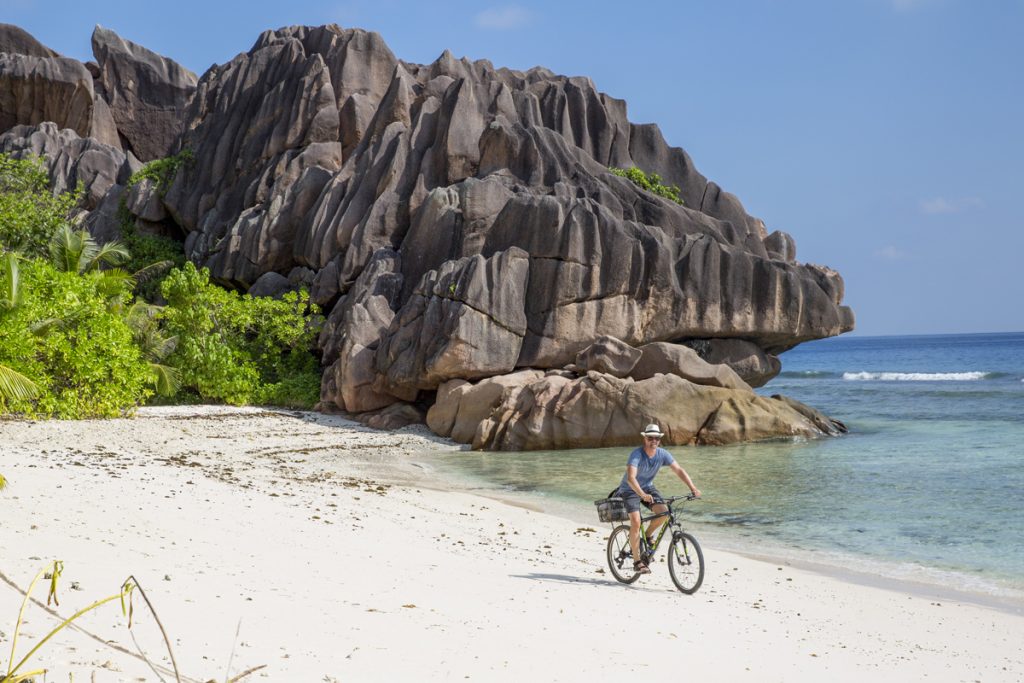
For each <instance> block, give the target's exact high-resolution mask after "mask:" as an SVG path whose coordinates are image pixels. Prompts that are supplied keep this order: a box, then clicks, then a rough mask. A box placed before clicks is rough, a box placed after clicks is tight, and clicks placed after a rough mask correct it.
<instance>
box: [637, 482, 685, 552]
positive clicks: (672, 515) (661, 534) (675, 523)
mask: <svg viewBox="0 0 1024 683" xmlns="http://www.w3.org/2000/svg"><path fill="white" fill-rule="evenodd" d="M685 500H692V497H690V496H673V497H671V498H669V499H667V500H659V501H655V502H654V505H659V504H660V505H665V506H667V507H668V510H665V512H655V513H653V514H650V515H648V516H647V517H644V516H643V515H641V516H640V543H641V545H642V544H643V543H644V540H643V539H645V538H647V527H646V526H644V524H645V523H647V522H651V521H653V520H655V519H660V518H661V517H668V521H666V522H665V523H664V524H662V525H661V528H660V529H658V536H657V538H655V539H654V542H653V543H650V544H648V551H649V552H651V553H654V552H655V551H656V550H657V549H658V546H659V545H661V539H663V538H665V532H666V531H668V529H669V527H673V528H676V529H679V530H680V531H681V530H682V528H683V525H682V524H680V523H679V520H677V519H676V512H675V510H673V509H672V506H673V505H675V504H676V503H678V502H682V501H685ZM647 526H650V525H649V524H648V525H647Z"/></svg>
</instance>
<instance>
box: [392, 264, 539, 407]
mask: <svg viewBox="0 0 1024 683" xmlns="http://www.w3.org/2000/svg"><path fill="white" fill-rule="evenodd" d="M529 265H530V264H529V260H528V258H527V255H526V254H525V253H524V252H523V251H522V250H519V249H509V250H507V251H503V252H499V253H497V254H494V255H493V256H492V257H490V258H487V259H485V258H483V257H482V256H471V257H467V258H464V259H459V260H458V261H447V262H446V263H445V264H444V265H443V266H442V267H441V268H440V269H439V270H437V271H430V272H428V273H427V274H426V275H424V276H423V279H422V280H421V281H420V284H419V285H418V286H417V287H416V290H415V291H414V292H413V295H412V297H411V298H410V299H409V301H408V302H407V303H406V304H405V305H404V306H403V307H402V309H401V310H400V311H399V312H398V315H397V316H396V317H395V318H394V320H392V322H391V325H390V327H389V328H388V330H387V333H386V335H385V336H384V338H383V340H382V341H381V344H380V347H379V348H378V350H377V356H376V368H377V372H378V373H380V375H381V378H382V384H383V386H385V387H389V388H398V389H434V388H436V387H437V386H438V385H439V384H441V383H442V382H444V381H446V380H449V379H454V378H461V379H477V378H480V377H487V376H490V375H498V374H504V373H507V372H509V371H510V370H512V369H513V368H514V367H515V366H516V359H517V358H518V357H519V348H520V345H521V344H522V340H523V335H524V334H525V333H526V316H525V314H524V310H523V308H524V301H523V293H524V291H525V288H526V281H527V279H528V277H529Z"/></svg>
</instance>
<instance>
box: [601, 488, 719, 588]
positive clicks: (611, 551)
mask: <svg viewBox="0 0 1024 683" xmlns="http://www.w3.org/2000/svg"><path fill="white" fill-rule="evenodd" d="M696 499H697V498H696V496H692V495H689V496H672V497H671V498H666V499H664V500H658V501H655V504H657V503H663V504H665V505H667V506H668V510H667V511H665V512H659V513H654V514H652V515H649V516H647V517H641V518H640V540H639V543H640V556H641V557H640V559H641V560H643V562H645V563H647V562H650V560H651V558H652V557H654V553H655V552H656V551H657V550H658V546H659V545H661V540H662V539H663V538H664V537H665V533H666V532H667V531H668V529H669V528H670V527H671V528H672V542H671V544H670V545H669V548H668V573H669V575H670V576H671V577H672V583H674V584H675V585H676V588H678V589H679V590H680V591H682V592H683V593H686V594H687V595H692V594H694V593H695V592H697V589H698V588H700V585H701V584H702V583H703V582H704V553H702V552H701V549H700V544H699V543H698V542H697V539H696V538H694V537H693V535H692V534H690V533H688V532H686V531H683V527H682V524H681V523H680V521H679V519H677V517H676V511H675V510H673V508H672V506H673V505H674V504H675V503H678V502H680V501H684V502H686V501H691V500H696ZM616 501H617V502H618V505H617V504H616ZM595 504H596V505H597V506H598V515H599V517H600V518H601V521H602V522H609V521H610V522H619V521H623V520H628V519H629V516H628V514H627V513H626V508H625V503H624V502H622V499H621V498H608V499H605V500H603V501H595ZM602 504H604V507H602ZM660 517H668V521H667V522H666V523H664V524H662V525H661V528H660V529H659V530H658V534H657V537H656V538H655V539H654V542H653V544H648V543H647V533H646V530H645V527H644V524H645V523H649V522H650V521H651V520H654V519H658V518H660ZM608 568H609V569H611V570H612V576H614V577H615V580H616V581H619V582H621V583H625V584H631V583H633V582H635V581H636V580H637V579H639V578H640V573H639V572H638V571H636V570H635V569H633V550H632V548H630V545H629V525H628V524H621V525H619V526H617V527H615V528H614V529H613V530H612V535H611V536H609V537H608Z"/></svg>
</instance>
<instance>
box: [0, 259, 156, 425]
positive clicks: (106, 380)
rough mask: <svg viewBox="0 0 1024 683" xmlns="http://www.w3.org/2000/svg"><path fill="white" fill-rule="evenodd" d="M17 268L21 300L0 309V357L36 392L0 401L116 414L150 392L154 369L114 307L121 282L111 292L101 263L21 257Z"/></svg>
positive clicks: (33, 411)
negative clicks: (71, 268) (98, 267)
mask: <svg viewBox="0 0 1024 683" xmlns="http://www.w3.org/2000/svg"><path fill="white" fill-rule="evenodd" d="M21 273H22V278H23V281H22V283H21V286H22V288H23V296H22V301H21V303H20V304H19V305H18V306H17V307H16V308H14V309H13V310H10V311H7V312H5V313H4V314H3V315H2V316H0V364H2V365H6V366H8V367H10V368H12V369H14V370H16V371H18V372H20V373H21V374H23V375H25V376H26V377H28V378H29V379H31V380H32V381H33V382H34V383H35V384H36V386H37V387H38V388H39V393H38V395H37V396H35V398H31V399H24V398H20V399H19V398H13V399H11V400H9V401H7V402H6V403H4V404H3V405H0V408H5V409H7V410H9V411H11V412H20V413H26V414H29V415H36V416H43V417H61V418H72V419H80V418H90V417H114V416H117V415H119V414H121V413H122V412H123V411H124V410H126V409H130V408H132V407H134V406H136V405H138V404H139V403H141V402H143V401H144V400H145V399H146V398H147V397H148V396H149V395H150V394H151V393H152V388H151V383H152V372H151V370H150V368H149V366H148V363H147V362H146V360H145V359H144V358H143V357H142V353H141V351H140V349H139V347H138V345H137V344H136V343H135V341H134V339H133V336H132V330H131V329H130V328H129V326H128V325H127V323H126V322H125V320H124V318H123V317H122V315H120V313H118V310H119V308H120V307H122V306H123V304H124V303H125V302H127V300H128V297H129V294H128V291H127V286H122V287H121V290H120V292H111V291H110V289H109V287H108V286H107V285H109V282H110V280H109V279H108V278H105V277H103V272H102V271H99V272H93V273H87V274H85V275H81V274H79V273H76V272H60V271H58V270H57V269H56V268H54V267H53V266H52V265H50V264H48V263H46V262H44V261H42V260H39V259H37V260H34V261H28V262H26V263H24V264H23V266H22V269H21ZM0 403H3V402H2V401H0Z"/></svg>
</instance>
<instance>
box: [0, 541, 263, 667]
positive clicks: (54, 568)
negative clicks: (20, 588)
mask: <svg viewBox="0 0 1024 683" xmlns="http://www.w3.org/2000/svg"><path fill="white" fill-rule="evenodd" d="M63 572H64V563H63V562H61V561H60V560H55V561H54V562H53V564H52V565H47V566H45V567H43V568H42V569H41V570H39V573H38V574H36V576H35V578H34V579H32V583H30V584H29V587H28V590H26V591H25V599H24V600H23V601H22V603H21V610H20V611H19V612H18V621H17V622H15V624H14V633H13V635H12V637H11V657H10V661H9V662H8V664H7V673H3V669H2V668H0V683H25V682H26V681H29V680H30V679H33V678H35V677H36V676H45V674H46V669H35V670H33V671H26V672H24V673H19V672H20V671H21V669H22V668H23V667H24V666H25V664H26V663H27V662H28V660H29V659H31V658H32V655H34V654H35V653H36V652H38V651H39V649H40V648H41V647H42V646H43V645H45V644H46V642H47V641H49V640H50V638H53V637H54V636H55V635H57V634H58V633H60V632H61V631H62V630H63V629H64V628H65V627H66V626H69V625H70V624H71V623H72V622H73V621H75V620H76V619H78V618H79V617H81V616H82V615H83V614H86V613H88V612H91V611H92V610H94V609H97V608H99V607H101V606H103V605H105V604H107V603H108V602H113V601H114V600H120V601H121V613H122V614H123V615H125V616H126V617H127V618H128V630H129V632H130V633H132V640H134V641H135V645H136V647H139V643H138V641H137V640H135V634H134V632H132V631H131V628H132V617H133V616H134V614H135V607H134V603H133V601H132V599H133V597H134V595H135V592H136V591H138V593H139V595H141V596H142V599H143V600H144V601H145V603H146V607H147V608H148V609H149V613H150V614H152V615H153V619H154V620H155V621H156V625H157V626H158V627H159V628H160V635H161V636H162V637H163V641H164V644H165V645H166V646H167V655H168V657H169V658H170V660H171V666H172V667H173V668H174V671H173V674H174V680H176V681H177V682H178V683H181V680H182V677H181V674H180V672H179V671H178V663H177V662H176V661H175V659H174V652H173V651H172V650H171V640H170V638H168V637H167V631H166V630H165V629H164V625H163V624H162V623H161V622H160V617H158V616H157V614H156V610H154V609H153V603H151V602H150V601H149V598H148V597H147V596H146V592H145V591H144V590H142V586H141V585H140V584H139V582H138V580H137V579H136V578H135V577H134V576H129V577H128V578H127V579H125V581H124V583H122V584H121V590H119V591H118V592H117V593H114V594H113V595H110V596H108V597H105V598H103V599H102V600H97V601H96V602H94V603H92V604H91V605H89V606H88V607H84V608H82V609H80V610H78V611H77V612H75V613H74V614H73V615H71V616H70V617H68V618H67V619H65V620H63V621H62V622H61V623H60V624H58V625H57V626H56V627H55V628H54V629H53V630H52V631H50V632H49V633H47V634H46V635H45V636H44V637H43V638H42V639H41V640H40V641H39V642H38V643H37V644H36V646H35V647H33V648H32V649H31V650H29V651H28V654H26V655H25V656H24V657H22V658H21V659H20V660H15V653H16V652H17V648H18V635H19V634H20V632H21V626H22V624H23V623H24V619H25V609H26V608H27V607H28V603H29V601H30V599H31V596H32V591H33V590H34V589H35V587H36V584H37V583H39V580H40V579H48V580H49V582H50V590H49V593H48V594H47V596H46V606H47V607H49V605H50V603H51V601H52V602H53V604H54V606H58V607H59V606H60V602H58V600H57V582H58V580H59V579H60V576H61V574H62V573H63ZM37 604H38V603H37ZM236 637H237V634H236ZM128 654H131V653H128ZM138 656H139V658H140V659H141V660H142V661H144V662H145V663H146V664H147V665H149V667H150V668H151V669H152V670H153V673H154V674H156V677H157V679H159V680H160V681H164V680H165V679H164V678H163V677H162V676H161V675H160V671H159V670H158V668H163V667H157V665H155V664H154V663H153V662H152V661H150V660H149V659H148V658H147V657H146V655H145V653H143V652H142V648H141V647H139V655H138ZM0 662H2V660H0ZM265 666H266V665H260V666H256V667H253V668H251V669H248V670H247V671H244V672H242V673H241V674H239V675H237V676H235V677H234V678H227V677H225V681H226V683H236V681H239V680H241V679H242V678H245V677H246V676H249V675H250V674H252V673H254V672H256V671H259V670H260V669H263V668H264V667H265ZM230 668H231V664H230V662H229V663H228V670H229V672H230ZM164 671H165V672H167V673H168V674H169V673H171V671H170V670H167V669H164Z"/></svg>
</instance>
